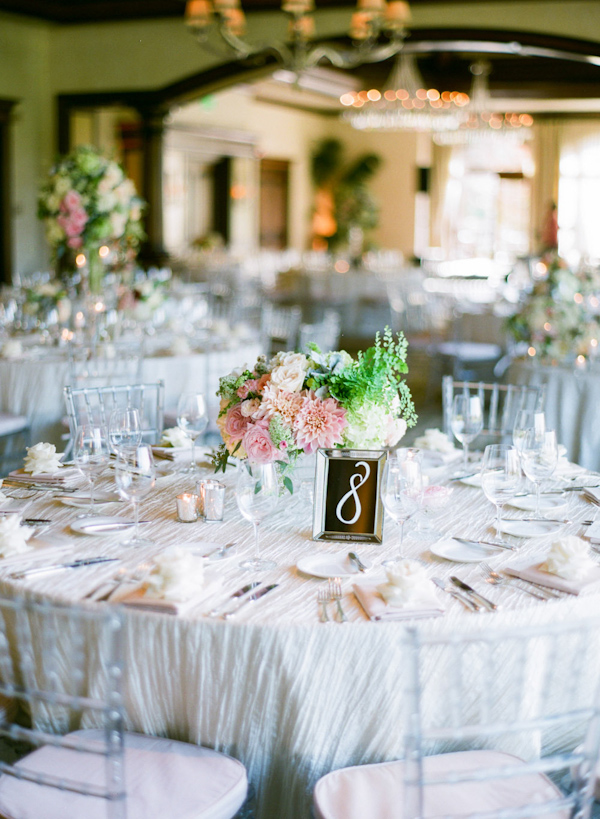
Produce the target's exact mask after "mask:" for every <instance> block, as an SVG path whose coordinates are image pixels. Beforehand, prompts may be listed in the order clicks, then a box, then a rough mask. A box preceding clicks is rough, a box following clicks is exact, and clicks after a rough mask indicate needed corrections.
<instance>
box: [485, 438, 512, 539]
mask: <svg viewBox="0 0 600 819" xmlns="http://www.w3.org/2000/svg"><path fill="white" fill-rule="evenodd" d="M520 483H521V463H520V460H519V453H518V451H517V449H516V447H514V446H508V445H507V444H490V445H489V446H486V448H485V451H484V453H483V465H482V467H481V488H482V489H483V492H484V494H485V496H486V498H487V499H488V500H489V501H491V502H492V503H493V504H494V505H495V507H496V533H497V536H498V538H499V543H504V542H505V541H504V540H503V538H502V536H501V534H500V526H501V524H500V515H501V512H502V507H503V506H504V504H505V503H506V502H507V501H509V500H511V498H514V496H515V495H516V494H517V491H518V489H519V485H520Z"/></svg>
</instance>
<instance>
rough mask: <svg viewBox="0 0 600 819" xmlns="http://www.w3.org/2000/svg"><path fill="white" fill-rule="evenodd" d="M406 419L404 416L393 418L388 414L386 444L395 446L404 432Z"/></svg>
mask: <svg viewBox="0 0 600 819" xmlns="http://www.w3.org/2000/svg"><path fill="white" fill-rule="evenodd" d="M406 429H407V427H406V421H405V420H404V418H394V417H393V416H391V415H390V417H389V419H388V422H387V434H386V436H385V445H386V446H396V444H397V443H398V441H399V440H400V438H403V437H404V435H405V434H406Z"/></svg>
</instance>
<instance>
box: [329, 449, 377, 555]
mask: <svg viewBox="0 0 600 819" xmlns="http://www.w3.org/2000/svg"><path fill="white" fill-rule="evenodd" d="M386 458H387V453H386V452H383V451H380V450H372V449H319V450H318V452H317V472H316V481H315V509H314V517H313V540H354V541H364V542H368V543H381V541H382V535H383V507H382V503H381V495H380V491H379V487H380V483H381V478H382V475H383V467H384V465H385V461H386Z"/></svg>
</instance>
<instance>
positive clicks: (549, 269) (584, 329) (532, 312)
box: [508, 251, 600, 363]
mask: <svg viewBox="0 0 600 819" xmlns="http://www.w3.org/2000/svg"><path fill="white" fill-rule="evenodd" d="M599 312H600V272H599V271H598V270H596V269H593V268H584V267H582V268H581V269H579V270H573V269H571V268H570V267H569V266H568V264H567V262H566V261H565V260H564V259H563V258H561V257H560V256H559V255H558V253H557V252H556V251H550V252H549V253H548V254H546V255H545V256H544V257H543V258H542V259H541V260H540V262H538V264H537V266H536V272H535V274H534V283H533V289H532V291H531V292H530V293H529V294H528V296H527V297H526V299H525V301H524V302H523V305H522V307H521V309H520V310H519V312H517V313H516V314H515V315H513V316H511V317H510V318H509V320H508V329H509V331H510V332H511V333H512V335H513V336H514V338H515V339H516V340H517V341H519V342H526V343H527V344H528V346H529V354H530V355H531V356H539V358H540V360H541V361H543V362H548V363H556V362H560V361H567V360H569V359H570V358H575V357H577V356H583V357H584V359H585V357H587V356H588V355H589V354H590V353H594V352H595V351H596V350H597V349H598V342H599V339H600V324H599V322H598V314H599ZM580 360H581V359H580Z"/></svg>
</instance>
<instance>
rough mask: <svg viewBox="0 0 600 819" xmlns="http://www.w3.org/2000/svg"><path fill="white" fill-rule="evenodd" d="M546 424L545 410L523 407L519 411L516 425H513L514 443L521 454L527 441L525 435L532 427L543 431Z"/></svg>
mask: <svg viewBox="0 0 600 819" xmlns="http://www.w3.org/2000/svg"><path fill="white" fill-rule="evenodd" d="M545 426H546V417H545V415H544V413H543V412H536V410H529V409H521V410H519V411H518V412H517V415H516V418H515V425H514V427H513V434H512V438H513V445H514V447H515V449H516V450H517V452H518V453H519V455H520V454H521V450H522V449H523V445H524V443H525V436H526V435H527V432H528V431H529V430H530V429H537V430H539V431H540V432H543V430H544V429H545Z"/></svg>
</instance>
